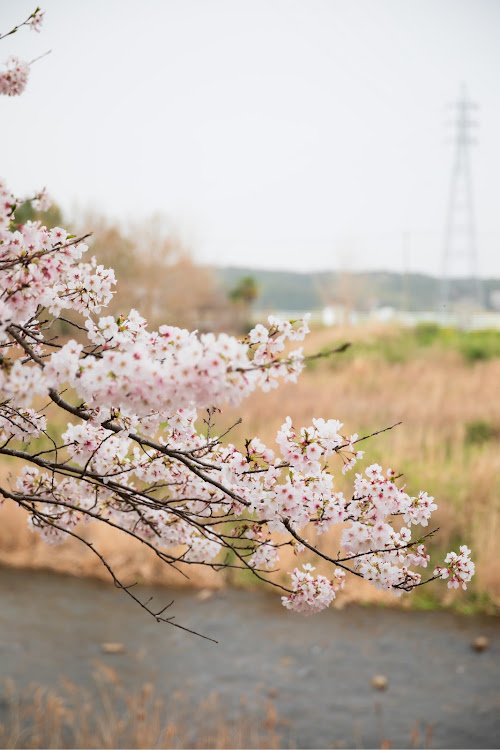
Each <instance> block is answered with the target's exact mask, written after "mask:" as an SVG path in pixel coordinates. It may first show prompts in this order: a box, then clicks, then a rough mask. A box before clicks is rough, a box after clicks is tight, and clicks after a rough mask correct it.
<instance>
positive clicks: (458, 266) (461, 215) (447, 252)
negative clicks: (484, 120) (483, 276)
mask: <svg viewBox="0 0 500 750" xmlns="http://www.w3.org/2000/svg"><path fill="white" fill-rule="evenodd" d="M452 107H453V110H454V127H455V134H454V135H455V137H454V158H453V167H452V172H451V183H450V193H449V198H448V209H447V214H446V225H445V233H444V245H443V267H442V275H441V299H440V311H441V313H442V314H444V315H446V314H447V313H449V312H452V307H453V305H454V303H455V304H456V303H457V302H459V301H460V300H459V289H458V288H457V286H458V285H457V284H456V282H457V279H459V278H460V277H462V276H463V277H467V278H468V282H469V283H468V284H467V285H466V286H465V285H464V286H463V290H464V292H465V296H466V300H465V305H466V307H467V308H468V310H469V312H471V311H472V310H473V309H476V310H479V309H481V308H482V307H483V299H482V290H481V282H480V280H479V275H478V260H477V245H476V227H475V220H474V201H473V193H472V175H471V168H470V156H469V147H470V146H471V145H473V144H474V143H476V141H475V139H474V138H473V130H474V128H475V127H476V126H477V122H476V121H475V120H474V119H472V115H473V114H474V111H475V110H477V104H475V103H474V102H472V101H470V99H468V98H467V91H466V89H465V85H464V84H462V86H461V90H460V94H459V96H458V99H457V101H456V102H455V103H454V104H453V105H452ZM460 286H462V285H460ZM462 294H463V293H462Z"/></svg>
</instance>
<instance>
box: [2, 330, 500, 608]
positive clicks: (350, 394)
mask: <svg viewBox="0 0 500 750" xmlns="http://www.w3.org/2000/svg"><path fill="white" fill-rule="evenodd" d="M344 341H350V342H351V344H352V346H351V347H350V349H349V350H348V351H347V352H346V353H344V354H338V355H334V357H333V358H330V359H325V360H321V361H319V362H314V363H311V365H310V366H309V367H308V369H307V370H306V372H304V373H303V374H302V376H301V377H300V378H299V382H298V384H297V385H292V384H288V385H285V386H283V387H282V388H280V389H279V390H277V391H272V392H270V393H265V394H264V393H255V394H254V395H253V396H252V397H251V398H250V399H248V400H247V401H246V402H245V403H244V404H243V405H242V407H241V408H240V409H239V410H237V411H234V412H232V411H230V410H227V411H225V412H224V413H223V414H222V415H221V417H220V431H222V430H223V428H225V427H226V426H228V425H229V424H231V423H232V422H233V421H234V419H235V417H237V416H242V418H243V423H242V424H241V425H239V426H238V427H237V428H235V430H234V431H233V433H232V438H231V439H232V441H233V442H234V443H236V444H242V441H243V439H244V438H245V437H252V436H254V435H258V436H259V437H260V438H261V439H262V440H264V442H267V444H268V445H270V446H271V447H272V444H273V443H274V438H275V434H276V430H277V429H278V428H279V426H280V425H281V424H282V422H283V421H284V418H285V417H286V416H287V415H289V416H291V417H292V420H293V423H294V425H295V426H297V427H300V426H302V425H309V424H311V419H312V417H316V416H322V417H324V418H332V417H333V418H337V419H340V420H341V421H342V422H344V424H345V431H346V434H350V433H352V432H357V433H358V434H359V435H360V436H362V435H366V434H370V433H371V432H373V431H375V430H380V429H382V428H385V427H388V426H390V425H393V424H394V423H396V422H401V423H402V424H401V425H399V426H398V427H395V428H394V429H392V430H390V431H388V432H385V433H383V434H381V435H378V436H376V437H374V438H370V439H369V440H367V441H365V442H364V444H363V445H362V446H360V447H363V448H364V450H365V451H366V453H365V459H364V460H363V461H362V462H361V466H366V465H368V464H369V463H373V462H374V461H377V462H378V463H380V464H381V465H382V466H383V467H384V468H388V467H392V468H393V469H395V470H397V471H398V472H402V473H403V475H404V476H403V479H402V480H401V481H403V482H405V483H406V485H407V488H408V491H409V492H410V493H416V492H418V491H419V490H421V489H424V490H426V491H428V492H429V494H431V495H433V496H434V497H435V498H436V501H437V503H438V505H439V510H438V511H437V512H436V514H435V519H436V524H437V525H438V526H439V527H440V532H439V535H438V536H437V537H436V538H435V539H434V540H433V541H432V542H431V544H432V549H433V550H434V555H433V558H432V560H433V562H438V561H439V560H440V556H442V554H443V553H445V552H446V551H447V550H448V549H450V548H451V547H456V546H457V545H458V544H460V543H467V544H468V545H469V546H470V547H471V549H472V552H473V557H474V559H475V561H476V563H477V575H476V577H475V579H474V582H473V585H472V586H471V587H470V590H469V591H468V592H467V593H466V594H465V593H464V592H450V591H449V590H448V589H447V588H446V586H445V585H444V584H439V583H436V584H432V586H430V587H424V588H423V589H421V590H420V591H419V593H418V595H413V596H412V597H411V600H412V601H413V602H414V604H415V605H416V606H420V607H433V606H436V605H438V604H449V605H453V606H454V607H456V608H458V609H461V610H463V611H478V610H486V611H494V610H495V609H496V608H497V607H498V606H499V605H500V564H499V561H498V553H497V545H498V535H499V533H500V450H499V448H500V358H499V357H498V356H497V351H496V346H497V338H496V336H493V338H492V339H491V341H493V348H492V346H491V341H490V339H488V340H487V342H486V344H485V343H484V341H483V339H481V338H479V339H478V338H477V337H472V339H469V338H457V336H456V335H455V334H452V333H448V334H446V332H445V333H444V334H439V335H438V334H437V333H436V332H435V331H433V330H432V329H429V331H426V330H425V328H423V329H422V331H420V332H417V334H415V332H412V331H405V330H403V329H399V328H391V327H385V328H383V327H378V328H377V327H371V328H369V327H364V328H350V329H346V330H339V329H329V330H321V331H316V332H314V333H313V334H312V335H311V337H310V339H309V340H308V341H307V345H306V347H305V348H306V351H308V352H311V353H312V352H315V351H318V350H321V349H326V348H332V347H334V346H335V345H338V344H340V343H343V342H344ZM340 468H341V465H340V462H339V464H338V472H336V477H337V480H338V486H339V489H343V490H344V491H345V492H348V491H349V483H350V481H352V480H351V476H352V475H351V476H350V475H349V474H348V475H346V477H343V476H342V473H341V471H340ZM14 470H15V467H14V464H8V463H7V462H6V463H5V465H4V467H3V473H4V475H5V473H9V471H14ZM0 519H1V523H0V563H1V564H4V565H13V566H22V567H24V566H28V567H37V568H49V569H55V570H58V571H61V572H67V573H69V574H72V575H78V576H87V575H88V576H96V577H102V578H106V577H107V573H106V571H104V570H103V569H102V567H101V565H100V563H99V561H98V560H97V558H94V557H93V556H92V553H91V552H90V551H89V550H88V549H84V548H82V547H79V546H78V543H77V542H76V541H75V540H69V541H68V542H67V543H65V544H63V545H61V546H59V547H47V546H46V545H45V544H44V543H42V541H41V540H40V539H39V538H38V536H37V535H34V534H32V533H31V532H30V531H28V529H27V528H26V521H25V518H24V516H23V513H22V512H20V511H18V510H17V509H16V508H12V507H8V505H7V504H6V506H5V507H4V508H3V509H2V511H0ZM110 531H111V530H109V529H98V528H92V526H89V527H88V528H87V529H86V530H85V533H86V534H87V535H88V536H89V537H92V539H93V540H94V541H95V542H96V545H97V546H98V548H99V549H100V551H101V552H103V553H104V554H105V556H106V557H107V558H108V559H109V561H110V563H111V564H112V565H113V567H114V568H115V569H116V571H117V572H118V573H119V574H120V575H121V576H122V577H124V579H125V580H126V581H127V582H130V581H132V580H139V581H144V582H148V583H162V584H169V585H173V584H175V585H185V584H186V583H187V584H188V585H193V586H197V587H218V586H222V585H226V584H227V583H228V582H230V583H237V584H239V583H247V582H248V577H247V576H246V575H245V576H236V577H235V576H234V575H233V576H232V577H231V578H228V576H227V575H226V574H222V573H219V574H216V573H214V572H213V571H210V570H208V569H201V570H200V571H195V570H190V571H189V575H190V576H191V577H190V579H189V581H186V579H183V578H181V576H179V575H178V574H177V573H175V572H173V571H170V570H169V569H167V568H166V566H164V565H161V564H159V563H158V561H157V560H156V559H154V558H152V557H151V556H150V555H149V554H147V552H146V550H143V549H142V548H141V547H140V546H139V545H136V544H134V543H133V542H131V541H129V540H127V539H121V538H120V535H119V534H113V533H110ZM309 538H312V537H311V536H310V537H309ZM321 544H322V545H326V547H328V548H329V549H332V548H334V549H335V550H336V546H335V545H336V538H335V535H333V536H331V535H327V537H324V538H322V539H321ZM288 563H290V565H293V560H292V559H290V560H286V559H285V560H284V561H283V569H284V570H286V569H290V566H288V565H287V564H288ZM403 598H404V597H403ZM409 599H410V598H407V601H408V603H409ZM350 600H356V601H366V602H369V601H383V602H387V601H391V602H393V601H394V597H392V596H390V595H382V594H380V593H379V592H376V591H375V590H374V589H372V587H371V586H367V585H364V583H363V582H362V581H361V582H358V581H350V582H349V585H347V584H346V590H345V593H344V595H343V597H342V598H341V599H339V606H342V604H344V603H346V602H347V601H350Z"/></svg>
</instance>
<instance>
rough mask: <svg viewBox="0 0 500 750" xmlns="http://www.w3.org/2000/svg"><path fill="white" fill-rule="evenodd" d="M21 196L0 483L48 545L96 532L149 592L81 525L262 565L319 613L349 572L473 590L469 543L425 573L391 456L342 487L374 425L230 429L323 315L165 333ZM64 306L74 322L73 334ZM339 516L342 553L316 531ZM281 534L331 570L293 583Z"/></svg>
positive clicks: (9, 244) (4, 360)
mask: <svg viewBox="0 0 500 750" xmlns="http://www.w3.org/2000/svg"><path fill="white" fill-rule="evenodd" d="M41 21H42V14H41V13H40V12H39V10H38V9H37V11H35V13H34V14H32V15H31V16H30V17H29V18H28V20H27V21H26V22H25V24H22V25H28V26H29V27H31V28H33V29H35V30H37V31H38V30H39V28H40V24H41ZM28 69H29V66H27V64H26V63H21V62H20V61H18V60H17V58H11V62H9V63H8V66H7V69H6V71H7V72H4V73H2V74H0V93H3V94H7V95H10V96H12V95H14V94H19V93H21V91H22V90H23V88H24V86H25V85H26V79H27V74H28ZM2 76H3V77H2ZM32 200H34V202H35V207H36V208H38V209H39V210H41V211H43V210H46V209H47V208H48V205H49V200H50V199H49V198H48V195H47V193H46V191H45V190H42V191H41V192H39V193H38V194H36V196H35V198H34V199H33V198H32ZM21 203H22V200H20V199H18V198H16V197H15V196H14V195H13V194H11V192H10V191H9V190H8V188H7V186H6V184H5V183H4V182H3V181H1V180H0V389H1V394H2V398H1V401H0V453H2V454H4V455H6V456H10V457H11V458H12V460H13V461H16V462H18V478H17V481H15V483H14V485H13V486H10V485H6V486H5V487H1V486H0V496H1V497H2V498H3V499H4V500H5V499H7V500H9V501H11V502H14V503H16V504H17V505H18V506H20V507H21V508H23V509H24V510H25V511H26V514H27V518H28V523H29V525H30V528H31V529H32V530H33V531H35V532H37V533H39V534H41V536H42V537H43V539H44V540H45V541H47V542H48V543H51V544H58V543H60V542H62V541H64V540H65V539H67V538H68V537H69V536H72V537H76V538H77V539H79V540H80V541H81V542H82V543H83V544H87V546H88V547H89V549H91V551H92V552H93V553H94V554H97V555H98V556H99V557H100V559H101V561H102V562H103V564H104V565H105V566H106V567H107V569H108V571H109V572H110V574H111V576H112V577H113V580H114V581H115V583H116V584H117V585H118V586H121V587H122V588H124V589H125V590H126V591H127V593H128V594H129V595H130V596H132V598H134V599H135V600H136V601H139V600H138V599H137V597H136V596H135V594H134V593H133V592H131V591H130V588H129V587H126V586H123V585H122V584H121V582H120V581H119V580H118V579H117V577H116V576H115V574H114V573H113V571H112V570H111V568H110V566H109V564H108V563H107V562H106V560H104V558H102V556H101V555H100V553H99V551H98V550H97V549H96V548H95V547H94V546H93V545H91V544H89V543H88V541H87V540H86V538H85V537H84V536H82V535H81V532H80V528H81V526H82V524H84V523H87V522H89V521H98V522H101V523H103V524H107V525H108V526H111V527H113V528H115V529H119V530H120V531H121V532H122V533H124V534H126V535H129V536H132V537H134V538H135V539H139V540H140V541H141V542H142V543H143V544H144V545H146V546H147V547H148V548H150V549H151V550H152V551H153V552H154V553H155V554H156V555H157V556H158V558H159V559H160V560H162V562H164V563H165V564H167V565H172V566H173V567H174V568H175V569H178V566H182V565H184V566H189V565H193V564H194V565H206V566H209V567H212V568H213V569H215V570H220V569H221V568H224V567H225V566H227V565H229V564H230V565H232V566H234V567H239V568H245V569H248V570H251V571H252V572H253V573H254V575H256V576H258V577H259V578H261V579H264V580H267V581H270V582H271V583H272V584H273V585H274V586H276V587H278V588H280V590H281V591H282V592H283V594H284V595H283V597H282V602H283V605H284V606H285V607H286V608H287V609H290V610H292V611H295V612H302V613H304V614H312V613H314V612H319V611H321V610H322V609H324V608H326V607H328V606H329V605H330V604H331V602H332V601H333V599H334V598H335V596H336V594H337V593H338V591H339V590H341V589H342V588H343V587H344V582H345V577H346V574H347V573H350V574H351V575H354V576H358V577H362V578H364V579H365V580H367V581H369V582H370V583H372V584H373V585H374V586H376V587H377V588H381V589H383V590H387V591H391V592H392V593H394V594H396V595H401V594H403V593H404V592H409V591H411V590H412V589H414V588H415V587H416V586H420V585H422V584H423V583H428V582H430V581H432V580H435V579H438V578H441V579H448V586H449V587H452V588H457V587H459V586H461V587H462V588H464V589H465V588H466V586H467V583H468V582H469V581H470V579H471V577H472V575H473V574H474V563H473V562H472V561H471V560H470V550H469V549H468V548H467V547H466V546H465V545H462V546H461V547H460V552H459V553H458V554H457V553H454V552H450V553H448V555H447V556H446V558H445V567H440V566H437V567H435V569H434V573H433V575H432V576H430V577H429V578H428V579H423V578H422V571H423V569H425V568H427V566H428V564H429V562H430V556H429V554H428V552H427V549H426V545H425V544H424V541H426V539H427V538H428V537H430V536H431V535H432V534H433V531H432V530H431V531H430V532H429V531H427V528H428V526H429V522H430V520H431V518H432V514H433V513H434V511H435V510H436V509H437V504H436V503H435V502H434V498H433V497H430V496H429V495H428V494H427V493H426V492H425V491H422V492H419V493H418V494H416V495H415V496H412V495H410V494H408V492H407V490H406V487H405V486H399V485H398V480H397V476H396V472H395V471H393V470H392V469H388V470H387V471H385V473H384V470H383V469H382V467H381V466H380V465H379V464H371V465H369V466H367V467H366V468H365V469H364V471H360V472H359V473H356V474H355V476H354V479H353V483H352V484H353V486H352V492H350V493H348V494H344V493H343V492H340V491H339V490H338V486H337V484H336V480H335V476H336V474H338V473H339V472H346V471H349V470H350V469H352V468H353V467H354V466H359V462H360V461H362V460H363V458H364V452H363V451H360V450H357V443H358V442H360V440H364V439H366V437H372V436H365V437H363V438H359V436H358V435H357V434H351V435H349V434H344V432H343V423H342V422H341V421H339V420H338V419H335V418H333V417H331V416H329V417H328V418H323V417H315V418H312V420H311V424H310V425H308V426H295V425H294V424H293V421H292V419H291V418H290V417H286V418H285V420H284V422H283V424H282V426H281V428H280V429H279V430H278V432H277V434H276V439H275V444H273V445H272V446H268V445H266V444H264V443H263V441H262V440H261V439H259V438H258V437H251V438H249V439H247V440H246V441H245V445H244V447H243V448H241V447H240V448H238V447H237V446H236V445H234V444H233V443H231V442H230V437H231V430H228V431H226V432H225V433H224V434H222V435H219V434H218V427H217V417H218V414H219V413H220V411H221V410H222V409H224V408H225V407H226V405H231V406H238V405H239V404H240V403H241V402H242V401H243V400H244V399H245V398H247V397H248V396H249V395H250V394H251V393H253V392H254V391H256V390H262V391H268V390H271V389H274V388H277V387H278V386H279V385H280V383H282V382H288V381H291V382H294V381H295V380H296V379H297V377H298V376H299V375H300V373H301V371H302V370H303V368H304V367H305V365H306V363H307V359H308V358H307V357H305V356H304V354H303V352H302V349H300V348H299V349H296V348H295V349H294V348H293V346H294V345H295V342H301V341H303V340H304V338H305V337H306V335H307V334H308V332H309V324H308V316H305V317H304V318H301V319H299V320H295V321H287V320H281V319H279V318H278V317H276V316H270V317H269V318H268V320H267V324H264V323H259V324H257V325H256V326H255V327H254V328H253V329H252V330H251V331H250V332H249V333H248V335H247V336H245V337H243V338H240V339H239V338H237V337H236V336H231V335H228V334H225V333H219V334H212V333H202V334H199V333H197V332H196V331H188V330H186V329H182V328H178V327H176V326H172V325H170V324H168V322H166V323H165V324H164V325H162V326H160V327H159V329H158V330H157V331H155V330H150V329H149V327H148V323H147V321H146V320H145V319H144V318H143V317H142V316H141V315H140V313H139V312H138V311H136V310H130V311H129V312H128V313H127V312H124V313H123V314H121V315H120V316H118V317H117V318H114V317H113V316H111V315H108V314H106V307H107V305H108V304H109V302H110V301H111V299H112V297H113V294H114V293H115V285H116V281H115V276H114V272H113V270H112V269H109V268H105V267H104V266H102V265H101V264H99V259H98V258H93V257H89V248H88V245H87V243H86V239H87V238H86V236H82V237H74V236H72V235H70V234H69V233H68V232H67V231H66V230H65V229H63V228H61V227H56V228H54V229H50V230H49V229H47V228H46V227H44V226H43V225H42V223H41V222H40V221H33V222H31V221H28V222H27V223H26V224H24V225H23V226H16V225H15V223H14V222H13V217H14V211H15V208H16V206H18V205H20V204H21ZM65 311H70V312H71V320H68V319H66V318H64V319H65V321H66V323H67V324H69V325H71V326H72V329H73V333H72V337H71V338H65V339H62V338H60V337H58V336H57V335H56V333H55V331H56V330H57V322H58V319H59V318H62V317H64V314H65ZM341 349H342V347H341ZM57 410H58V411H59V416H58V418H57V419H53V417H54V413H55V411H57ZM61 416H62V417H63V419H61ZM51 419H53V424H52V429H51V430H49V426H50V425H51V421H50V420H51ZM61 423H64V424H65V427H63V428H62V429H60V428H57V429H56V427H57V425H60V424H61ZM56 432H57V434H55V433H56ZM337 525H339V526H340V528H341V535H340V538H341V541H340V548H339V549H338V550H335V551H334V552H332V553H331V554H326V553H325V552H324V551H322V550H321V549H320V548H319V547H318V546H317V545H316V544H314V543H312V542H311V541H309V540H310V538H311V536H314V534H312V532H315V533H316V534H318V535H321V534H325V533H327V532H328V531H329V530H330V529H332V528H333V527H334V526H337ZM417 527H418V528H417ZM412 534H415V536H414V537H413V536H412ZM283 547H285V548H292V549H293V551H294V554H295V555H304V556H306V555H307V556H308V558H310V557H311V556H314V557H315V558H316V559H318V558H319V559H323V562H324V564H325V570H328V571H330V572H329V576H330V577H327V576H326V575H316V576H314V575H313V571H314V570H315V569H314V568H313V567H312V565H311V564H310V563H305V564H303V565H302V569H299V568H295V569H294V570H293V572H292V573H291V574H290V576H291V588H289V587H288V585H287V584H286V583H280V582H278V579H277V578H276V573H277V572H278V571H279V564H280V554H281V549H282V548H283ZM229 561H231V562H229ZM282 580H283V579H282ZM139 603H140V604H141V606H143V607H144V608H145V609H148V611H150V612H152V614H154V616H155V617H156V618H157V619H167V620H168V621H170V619H168V618H163V617H162V612H159V613H158V612H154V611H152V610H151V609H150V608H149V606H148V605H145V604H144V603H142V602H141V601H139Z"/></svg>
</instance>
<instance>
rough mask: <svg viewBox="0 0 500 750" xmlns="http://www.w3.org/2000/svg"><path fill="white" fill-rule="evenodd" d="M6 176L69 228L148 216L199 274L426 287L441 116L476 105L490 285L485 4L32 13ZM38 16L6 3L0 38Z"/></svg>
mask: <svg viewBox="0 0 500 750" xmlns="http://www.w3.org/2000/svg"><path fill="white" fill-rule="evenodd" d="M40 1H41V4H42V7H43V9H44V10H45V11H46V19H45V25H44V27H43V29H42V32H41V33H40V34H35V33H33V32H31V31H29V30H27V29H25V30H22V31H21V32H19V33H18V34H15V35H13V36H12V37H9V38H8V39H6V40H4V41H2V43H1V44H2V50H1V52H0V59H5V58H6V57H7V55H8V54H9V53H14V54H18V55H19V56H21V57H24V58H27V59H32V58H34V57H36V56H37V55H39V54H41V53H43V52H44V51H45V50H47V49H52V53H51V54H50V55H49V56H48V57H47V58H45V59H43V60H40V61H39V62H37V63H36V65H34V66H33V69H32V74H31V79H30V82H29V85H28V89H27V91H26V93H25V94H24V95H23V96H22V97H20V98H7V97H2V98H1V101H0V128H1V132H2V138H1V145H0V156H1V159H0V164H1V166H0V173H2V174H3V175H4V176H5V178H6V179H7V181H8V183H9V184H10V185H11V186H12V188H13V189H14V190H15V191H17V192H20V193H22V194H27V193H28V192H29V191H30V190H32V189H35V188H38V187H40V186H43V185H46V186H47V188H48V190H49V192H50V193H51V195H53V197H54V198H55V200H56V201H57V202H59V203H60V204H61V205H62V207H63V208H64V210H65V211H66V212H67V213H68V214H71V215H75V213H76V212H77V211H80V210H83V209H86V208H88V207H89V206H92V207H94V208H95V209H96V210H98V211H100V212H102V213H105V214H108V215H110V216H113V217H117V218H119V219H120V220H124V221H127V220H129V219H131V218H132V217H133V216H134V215H136V216H138V217H144V216H146V215H148V214H151V213H153V212H156V211H161V212H163V213H164V214H166V215H167V216H168V217H169V218H170V220H171V222H172V225H173V226H175V227H176V228H177V229H178V230H180V231H181V233H182V234H183V235H184V237H185V238H186V239H187V241H189V242H190V243H192V246H193V249H194V251H195V254H196V256H197V258H198V259H199V260H201V261H203V262H214V263H219V264H235V265H250V266H262V267H268V268H283V269H285V268H288V269H296V270H309V269H315V270H316V269H323V268H324V269H336V268H344V269H345V268H349V269H353V270H354V269H362V268H377V269H391V270H397V271H399V270H402V268H403V266H404V260H403V249H402V248H403V244H404V243H403V233H404V232H407V233H408V234H409V266H410V270H422V271H426V272H430V273H436V274H438V273H439V272H440V267H441V248H442V234H443V226H444V219H445V209H446V202H447V192H448V183H449V179H450V170H451V158H452V153H451V147H450V145H446V126H445V124H446V119H447V114H446V109H445V105H446V103H447V102H450V101H452V100H453V99H454V98H455V97H456V95H457V94H458V90H459V85H460V82H461V81H464V82H465V83H466V84H467V87H468V90H469V92H470V95H471V96H472V98H473V99H474V100H476V101H478V102H479V104H480V110H479V120H480V128H479V147H477V148H475V149H474V150H473V154H472V157H473V178H474V189H475V198H476V207H477V211H476V215H477V226H478V230H479V233H478V235H479V243H478V244H479V262H480V273H481V275H483V276H487V275H497V276H500V252H499V248H500V212H499V210H498V196H499V194H500V138H499V133H500V87H499V85H498V73H499V71H500V45H499V43H498V40H499V37H500V2H498V0H140V1H139V0H85V2H77V1H76V0H45V2H43V0H40ZM35 4H36V3H35V1H34V0H33V2H32V1H31V0H30V1H29V2H27V1H26V0H16V1H15V2H10V3H7V2H6V0H2V1H1V2H0V31H3V32H5V31H7V30H9V29H10V28H11V27H12V26H13V25H15V23H16V22H18V21H20V20H24V17H25V16H27V15H28V14H29V13H30V12H31V11H32V10H33V9H34V7H35Z"/></svg>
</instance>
